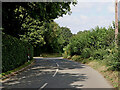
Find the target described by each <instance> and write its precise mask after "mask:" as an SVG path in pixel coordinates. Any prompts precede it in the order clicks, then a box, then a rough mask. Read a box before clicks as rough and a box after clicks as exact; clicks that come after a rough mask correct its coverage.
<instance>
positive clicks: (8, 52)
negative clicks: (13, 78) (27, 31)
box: [2, 34, 33, 72]
mask: <svg viewBox="0 0 120 90" xmlns="http://www.w3.org/2000/svg"><path fill="white" fill-rule="evenodd" d="M28 55H29V56H30V59H32V58H33V47H32V45H30V44H29V43H27V42H23V41H21V40H19V39H17V38H15V37H12V36H10V35H6V34H3V35H2V72H6V71H10V70H13V69H15V68H17V67H19V66H21V65H23V64H24V63H25V62H27V61H28Z"/></svg>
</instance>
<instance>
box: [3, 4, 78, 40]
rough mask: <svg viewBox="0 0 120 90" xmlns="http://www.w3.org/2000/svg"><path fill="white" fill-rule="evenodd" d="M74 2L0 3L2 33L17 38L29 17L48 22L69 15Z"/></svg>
mask: <svg viewBox="0 0 120 90" xmlns="http://www.w3.org/2000/svg"><path fill="white" fill-rule="evenodd" d="M71 3H72V4H73V5H75V4H76V3H75V2H54V3H52V2H44V3H43V2H32V3H31V2H24V3H23V2H19V3H18V2H12V3H8V2H4V3H2V9H3V10H2V14H3V28H4V30H3V32H5V33H6V34H9V35H12V36H14V37H17V38H19V35H21V34H23V32H24V30H23V29H21V26H22V24H23V23H24V22H25V19H26V18H27V17H28V16H29V17H31V18H33V19H35V20H37V19H38V20H39V21H44V22H49V21H51V20H52V21H53V19H55V18H58V17H60V16H63V15H64V14H67V13H68V14H70V13H71V9H70V4H71Z"/></svg>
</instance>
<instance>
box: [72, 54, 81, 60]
mask: <svg viewBox="0 0 120 90" xmlns="http://www.w3.org/2000/svg"><path fill="white" fill-rule="evenodd" d="M72 60H74V61H81V60H82V58H81V56H77V55H74V56H72Z"/></svg>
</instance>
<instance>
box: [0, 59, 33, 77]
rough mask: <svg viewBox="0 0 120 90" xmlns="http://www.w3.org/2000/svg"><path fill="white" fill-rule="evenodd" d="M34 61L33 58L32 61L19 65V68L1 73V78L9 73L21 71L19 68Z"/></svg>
mask: <svg viewBox="0 0 120 90" xmlns="http://www.w3.org/2000/svg"><path fill="white" fill-rule="evenodd" d="M33 62H34V60H31V61H29V62H26V63H25V64H24V65H22V66H20V67H18V68H16V69H14V70H11V71H7V72H4V73H1V74H0V78H3V77H5V76H7V75H10V74H12V73H15V72H17V71H19V70H21V69H23V68H25V67H27V66H28V65H30V64H32V63H33Z"/></svg>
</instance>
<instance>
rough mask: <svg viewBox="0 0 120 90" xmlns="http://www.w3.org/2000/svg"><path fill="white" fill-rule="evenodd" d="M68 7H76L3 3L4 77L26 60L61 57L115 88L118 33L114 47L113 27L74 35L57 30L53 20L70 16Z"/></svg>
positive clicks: (118, 63)
mask: <svg viewBox="0 0 120 90" xmlns="http://www.w3.org/2000/svg"><path fill="white" fill-rule="evenodd" d="M71 4H72V5H76V3H75V2H60V3H58V2H57V3H51V2H46V3H39V2H36V3H33V2H32V3H28V2H26V3H17V2H14V3H7V2H3V4H2V8H3V10H2V14H3V22H2V23H3V33H2V38H3V40H2V72H3V75H4V74H6V73H9V72H11V71H12V70H13V71H14V69H16V68H18V67H20V66H21V65H24V64H25V63H27V62H28V60H30V62H31V60H33V56H41V57H59V56H61V55H63V57H64V58H68V59H72V60H74V61H78V62H81V63H84V64H88V65H90V66H91V67H93V68H95V69H97V70H98V71H100V72H101V73H103V75H104V76H105V77H106V78H107V79H109V81H111V82H112V84H113V86H114V87H118V84H117V81H118V71H119V70H120V34H118V39H117V44H116V42H115V33H114V32H115V24H114V23H113V27H112V26H110V27H109V28H105V27H104V28H100V27H99V26H97V27H96V28H93V29H91V30H85V31H79V32H78V33H77V34H74V35H73V34H72V33H71V31H70V29H69V28H67V27H60V26H59V25H58V24H57V23H56V22H55V21H54V19H56V18H58V17H62V16H63V15H66V14H71V8H70V5H71ZM119 31H120V24H119ZM28 56H29V57H30V58H29V57H28ZM27 65H28V64H27ZM25 66H26V64H25Z"/></svg>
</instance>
